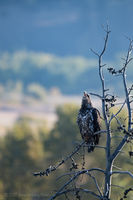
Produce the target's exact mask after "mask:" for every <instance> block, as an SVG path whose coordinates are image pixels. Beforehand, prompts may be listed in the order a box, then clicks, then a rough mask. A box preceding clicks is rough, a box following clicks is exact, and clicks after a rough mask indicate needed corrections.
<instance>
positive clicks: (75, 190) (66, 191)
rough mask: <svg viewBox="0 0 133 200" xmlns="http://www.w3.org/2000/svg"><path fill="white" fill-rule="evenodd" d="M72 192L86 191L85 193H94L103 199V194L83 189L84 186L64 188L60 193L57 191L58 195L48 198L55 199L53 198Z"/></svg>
mask: <svg viewBox="0 0 133 200" xmlns="http://www.w3.org/2000/svg"><path fill="white" fill-rule="evenodd" d="M71 192H84V193H88V194H91V195H93V196H94V197H96V198H97V199H101V196H99V195H97V194H96V193H95V192H93V191H91V190H88V189H82V188H72V189H67V190H63V191H62V192H58V193H56V196H53V197H51V198H50V199H48V200H53V199H55V198H56V197H57V196H61V195H63V194H66V193H71Z"/></svg>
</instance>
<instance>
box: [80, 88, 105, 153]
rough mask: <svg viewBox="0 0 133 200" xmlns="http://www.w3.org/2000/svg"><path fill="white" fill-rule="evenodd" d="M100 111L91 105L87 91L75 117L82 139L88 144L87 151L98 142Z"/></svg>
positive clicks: (92, 148)
mask: <svg viewBox="0 0 133 200" xmlns="http://www.w3.org/2000/svg"><path fill="white" fill-rule="evenodd" d="M100 118H101V117H100V113H99V111H98V110H97V109H96V108H94V107H93V106H92V103H91V99H90V96H89V94H87V92H84V94H83V97H82V103H81V108H80V110H79V113H78V117H77V124H78V127H79V130H80V134H81V137H82V139H83V140H84V141H85V142H86V144H87V145H88V152H92V151H94V148H95V145H97V144H98V143H99V138H100V134H95V132H97V131H100Z"/></svg>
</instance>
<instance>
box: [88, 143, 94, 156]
mask: <svg viewBox="0 0 133 200" xmlns="http://www.w3.org/2000/svg"><path fill="white" fill-rule="evenodd" d="M94 148H95V144H94V142H91V143H89V144H88V153H90V152H92V151H94Z"/></svg>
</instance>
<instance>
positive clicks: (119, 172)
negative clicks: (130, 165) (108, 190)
mask: <svg viewBox="0 0 133 200" xmlns="http://www.w3.org/2000/svg"><path fill="white" fill-rule="evenodd" d="M113 174H127V175H129V176H130V177H131V178H133V174H132V173H131V172H129V171H113V172H111V175H113Z"/></svg>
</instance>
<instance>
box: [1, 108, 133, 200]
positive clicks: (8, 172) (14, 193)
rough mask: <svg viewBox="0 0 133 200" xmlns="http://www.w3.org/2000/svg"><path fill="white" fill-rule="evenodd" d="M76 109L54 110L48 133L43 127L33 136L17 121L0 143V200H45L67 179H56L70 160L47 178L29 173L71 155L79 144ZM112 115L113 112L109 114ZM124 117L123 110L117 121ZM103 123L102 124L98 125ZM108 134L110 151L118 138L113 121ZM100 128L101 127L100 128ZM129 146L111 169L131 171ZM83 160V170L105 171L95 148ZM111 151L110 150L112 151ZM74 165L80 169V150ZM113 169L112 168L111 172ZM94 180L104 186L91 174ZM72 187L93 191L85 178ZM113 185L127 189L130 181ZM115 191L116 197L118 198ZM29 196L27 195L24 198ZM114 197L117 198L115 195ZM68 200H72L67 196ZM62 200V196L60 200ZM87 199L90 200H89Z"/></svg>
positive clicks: (102, 156)
mask: <svg viewBox="0 0 133 200" xmlns="http://www.w3.org/2000/svg"><path fill="white" fill-rule="evenodd" d="M78 109H79V107H78V106H76V105H73V104H66V105H63V106H59V107H58V108H57V111H56V113H57V119H58V120H57V122H56V123H55V125H54V127H53V129H52V130H50V131H49V130H48V129H46V128H45V127H46V126H45V125H44V126H43V127H40V128H39V129H38V132H35V131H34V132H33V131H32V129H31V128H30V126H29V124H28V123H30V122H29V121H28V120H27V118H21V119H19V120H18V121H17V123H16V124H15V126H14V127H13V128H12V130H10V131H8V133H7V134H6V135H5V137H3V138H1V141H0V163H1V164H0V172H1V173H0V193H1V197H2V199H3V200H10V199H11V197H12V198H13V199H14V200H31V199H32V198H37V196H38V198H37V199H39V198H41V196H42V197H43V199H48V197H49V196H51V194H52V193H55V190H57V189H58V188H59V187H60V186H61V185H62V184H63V183H64V182H65V181H67V178H70V177H62V178H61V179H60V180H59V181H57V180H56V178H57V177H59V176H61V174H63V173H64V172H70V168H71V167H72V163H71V160H70V161H68V162H67V163H65V164H64V165H62V167H61V168H59V169H58V170H56V172H53V173H51V174H50V176H49V177H43V178H40V177H38V178H35V177H33V175H32V172H35V171H42V170H45V169H46V168H48V167H49V166H50V165H55V164H57V163H58V161H61V159H62V158H64V157H65V156H66V155H68V154H69V153H71V151H72V150H73V148H74V146H76V145H77V142H81V136H80V133H79V130H78V127H77V124H76V118H77V113H78ZM111 112H113V113H115V112H117V110H113V111H111ZM126 115H127V113H126V111H125V110H123V112H122V113H121V114H120V115H119V116H118V117H119V119H120V120H121V121H122V122H124V123H125V126H126V123H127V121H126V120H125V117H126ZM102 123H103V122H102ZM111 126H112V130H114V132H112V134H113V135H114V136H115V137H114V138H112V141H113V142H112V147H113V148H114V146H116V145H118V143H119V139H118V138H117V137H116V136H120V135H121V134H120V132H119V131H118V130H116V127H117V126H118V124H117V122H116V120H113V122H112V124H111ZM102 128H104V127H102ZM105 139H106V135H105V134H101V137H100V144H99V145H102V146H104V145H105V141H106V140H105ZM130 148H131V147H130V143H129V145H128V146H127V147H125V149H123V151H125V153H124V154H123V153H121V154H120V157H119V159H117V160H116V161H115V163H114V165H116V166H118V167H122V170H126V169H129V168H130V170H131V171H132V169H131V166H132V164H133V161H132V158H129V155H128V150H129V149H130ZM85 151H86V156H85V167H86V168H92V167H101V168H103V169H105V153H104V149H99V148H95V151H94V152H92V153H90V154H88V153H87V149H85ZM112 151H113V149H112ZM74 160H75V162H76V163H77V164H78V169H77V170H80V169H81V168H82V167H83V149H81V150H80V152H79V154H77V155H75V156H74ZM114 169H115V168H114ZM94 175H95V176H96V177H97V181H98V183H99V186H100V187H101V188H102V187H103V186H104V178H103V176H102V175H101V174H100V173H95V174H94ZM75 183H76V185H77V186H79V187H85V188H90V189H92V190H94V191H96V188H95V185H94V183H93V182H92V181H91V179H90V178H88V177H87V176H85V175H82V177H79V179H78V180H76V182H75ZM113 184H114V185H116V184H117V185H120V186H122V187H124V188H127V186H128V185H132V183H131V179H130V177H128V176H125V175H123V176H121V175H119V176H118V175H117V176H114V178H113ZM118 190H119V193H120V194H118ZM112 191H113V192H112V199H113V200H117V199H119V198H120V197H122V194H123V191H124V189H120V188H115V187H113V188H112ZM4 194H5V195H4ZM28 194H30V195H28ZM117 194H118V195H117ZM130 195H132V194H129V199H130ZM69 197H70V199H73V198H74V197H72V196H71V195H69ZM64 198H65V197H64V196H62V197H61V198H59V199H61V200H63V199H64ZM86 198H88V197H87V196H86V195H82V199H83V200H85V199H86ZM89 199H90V200H91V199H92V200H94V198H92V196H91V195H90V196H89Z"/></svg>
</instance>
